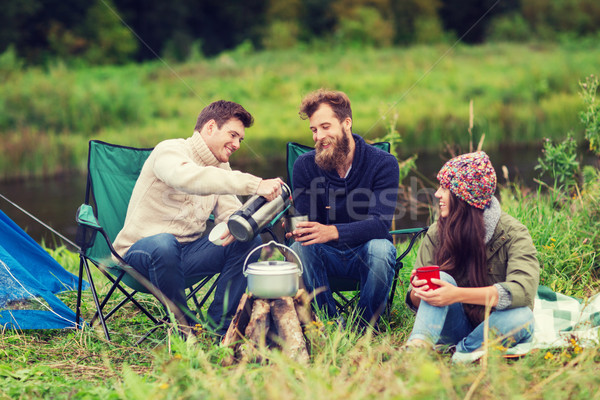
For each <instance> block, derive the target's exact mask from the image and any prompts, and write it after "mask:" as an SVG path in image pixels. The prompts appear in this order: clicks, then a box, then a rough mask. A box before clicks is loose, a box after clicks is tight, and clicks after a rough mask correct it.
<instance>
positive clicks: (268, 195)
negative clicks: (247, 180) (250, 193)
mask: <svg viewBox="0 0 600 400" xmlns="http://www.w3.org/2000/svg"><path fill="white" fill-rule="evenodd" d="M281 185H283V181H282V180H281V178H273V179H263V180H262V181H261V182H260V183H259V184H258V189H256V194H257V195H259V196H263V197H264V198H265V199H267V201H271V200H274V199H276V198H277V196H281V193H282V192H281Z"/></svg>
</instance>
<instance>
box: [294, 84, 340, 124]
mask: <svg viewBox="0 0 600 400" xmlns="http://www.w3.org/2000/svg"><path fill="white" fill-rule="evenodd" d="M321 104H327V105H329V106H330V107H331V109H332V110H333V113H334V114H335V116H336V117H337V119H338V121H340V122H342V121H344V120H345V119H346V118H350V119H352V108H351V107H350V99H349V98H348V96H347V95H346V93H344V92H337V91H333V90H326V89H319V90H316V91H314V92H312V93H309V94H307V95H306V97H304V99H303V100H302V104H301V105H300V111H299V112H298V114H300V118H302V119H307V118H310V117H311V116H312V115H313V114H314V113H315V111H317V109H318V108H319V106H321Z"/></svg>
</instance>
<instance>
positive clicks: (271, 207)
mask: <svg viewBox="0 0 600 400" xmlns="http://www.w3.org/2000/svg"><path fill="white" fill-rule="evenodd" d="M291 202H292V191H291V190H290V188H289V186H288V185H286V184H285V183H284V184H282V185H281V195H280V196H277V197H276V198H275V199H273V200H271V201H267V199H265V198H264V197H263V196H259V195H254V196H252V197H250V199H248V201H246V202H245V203H244V204H243V205H242V207H241V208H240V209H239V210H237V211H236V212H234V213H233V214H231V217H229V221H228V222H227V227H228V228H229V232H230V233H231V234H232V235H233V237H235V238H236V239H237V240H239V241H240V242H248V241H250V240H252V239H254V237H255V236H256V235H257V234H258V233H259V232H260V231H261V230H262V228H264V227H265V225H267V224H268V223H269V222H271V221H272V220H273V219H274V218H275V217H277V216H278V215H279V214H280V213H282V212H283V211H285V210H286V209H287V208H288V207H289V205H290V204H291Z"/></svg>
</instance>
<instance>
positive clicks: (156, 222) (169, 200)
mask: <svg viewBox="0 0 600 400" xmlns="http://www.w3.org/2000/svg"><path fill="white" fill-rule="evenodd" d="M261 180H262V179H261V178H258V177H256V176H254V175H250V174H247V173H243V172H240V171H232V170H231V167H230V166H229V163H220V162H219V161H218V160H217V159H216V158H215V156H214V155H213V154H212V152H211V151H210V149H209V148H208V147H207V146H206V144H205V142H204V139H203V138H202V136H201V135H200V133H199V132H194V134H193V135H192V136H191V137H189V138H187V139H171V140H165V141H163V142H161V143H159V144H158V145H157V146H156V148H155V149H154V151H152V153H151V154H150V156H149V157H148V159H147V160H146V163H145V164H144V166H143V168H142V171H141V173H140V176H139V178H138V180H137V182H136V184H135V187H134V189H133V193H132V195H131V199H130V201H129V206H128V208H127V216H126V218H125V224H124V226H123V229H122V230H121V232H119V234H118V235H117V237H116V239H115V242H114V247H115V249H116V250H117V252H118V253H119V254H121V255H122V256H123V255H125V253H126V252H127V250H129V248H130V247H131V245H133V244H134V243H135V242H137V241H138V240H140V239H142V238H144V237H148V236H152V235H156V234H158V233H171V234H173V235H174V236H175V237H176V238H177V240H179V242H181V243H186V242H191V241H194V240H196V239H198V238H199V237H200V236H201V235H202V233H203V232H204V230H205V229H206V220H207V219H208V218H209V216H210V214H211V213H213V214H214V215H215V222H216V223H219V222H221V221H226V220H227V219H228V218H229V216H230V215H231V214H232V213H233V212H234V211H235V210H237V209H238V208H239V207H240V206H241V203H240V201H239V200H238V198H237V197H236V196H235V195H252V194H255V193H256V190H257V189H258V185H259V184H260V182H261Z"/></svg>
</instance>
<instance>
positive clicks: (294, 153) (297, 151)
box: [286, 142, 390, 190]
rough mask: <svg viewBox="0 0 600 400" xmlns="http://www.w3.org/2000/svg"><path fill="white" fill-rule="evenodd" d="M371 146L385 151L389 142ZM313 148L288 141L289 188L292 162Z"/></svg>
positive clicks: (292, 169) (292, 184) (388, 148)
mask: <svg viewBox="0 0 600 400" xmlns="http://www.w3.org/2000/svg"><path fill="white" fill-rule="evenodd" d="M372 146H374V147H377V148H378V149H381V150H383V151H386V152H388V153H389V152H390V143H389V142H377V143H373V144H372ZM311 150H314V148H312V147H310V146H305V145H303V144H300V143H294V142H288V144H287V156H286V160H287V162H286V167H287V174H288V183H289V185H290V188H292V190H294V182H293V181H292V179H293V177H292V172H293V171H294V163H295V162H296V160H297V159H298V157H300V156H301V155H302V154H304V153H308V152H309V151H311Z"/></svg>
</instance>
